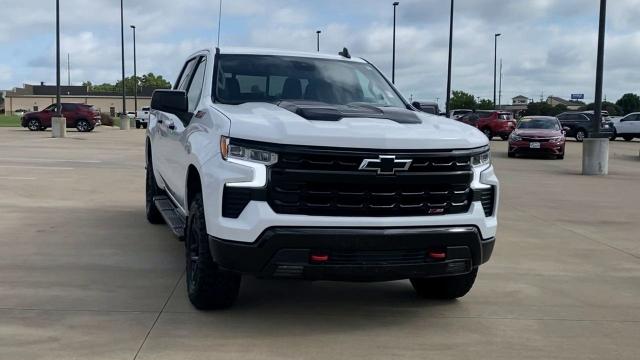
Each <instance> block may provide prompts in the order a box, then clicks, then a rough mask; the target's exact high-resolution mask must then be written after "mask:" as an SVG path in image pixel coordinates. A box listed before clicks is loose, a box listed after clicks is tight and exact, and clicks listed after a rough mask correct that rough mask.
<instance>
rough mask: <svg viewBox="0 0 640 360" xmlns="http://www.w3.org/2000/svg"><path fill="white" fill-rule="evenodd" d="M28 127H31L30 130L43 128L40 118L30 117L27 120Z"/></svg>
mask: <svg viewBox="0 0 640 360" xmlns="http://www.w3.org/2000/svg"><path fill="white" fill-rule="evenodd" d="M27 129H29V130H30V131H39V130H42V125H41V124H40V120H38V119H30V120H29V121H28V122H27Z"/></svg>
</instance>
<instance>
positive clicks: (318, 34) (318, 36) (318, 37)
mask: <svg viewBox="0 0 640 360" xmlns="http://www.w3.org/2000/svg"><path fill="white" fill-rule="evenodd" d="M320 34H322V31H320V30H316V45H317V46H316V47H317V49H318V52H320Z"/></svg>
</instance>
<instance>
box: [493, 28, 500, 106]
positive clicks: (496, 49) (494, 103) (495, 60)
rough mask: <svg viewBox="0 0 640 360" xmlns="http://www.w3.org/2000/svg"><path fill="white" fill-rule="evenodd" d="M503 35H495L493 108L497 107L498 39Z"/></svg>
mask: <svg viewBox="0 0 640 360" xmlns="http://www.w3.org/2000/svg"><path fill="white" fill-rule="evenodd" d="M500 35H502V34H495V35H494V41H495V46H494V48H493V49H494V57H493V106H496V72H497V67H498V37H499V36H500Z"/></svg>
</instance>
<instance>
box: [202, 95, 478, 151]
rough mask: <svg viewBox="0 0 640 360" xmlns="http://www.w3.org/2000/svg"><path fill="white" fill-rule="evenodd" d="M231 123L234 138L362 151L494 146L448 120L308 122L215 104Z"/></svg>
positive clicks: (256, 107) (260, 106)
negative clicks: (414, 121)
mask: <svg viewBox="0 0 640 360" xmlns="http://www.w3.org/2000/svg"><path fill="white" fill-rule="evenodd" d="M214 108H216V109H217V110H218V111H220V112H222V113H223V114H224V115H225V116H227V117H228V118H229V120H230V123H231V127H230V131H229V136H230V137H232V138H239V139H246V140H254V141H261V142H268V143H276V144H288V145H307V146H329V147H344V148H360V149H389V150H394V149H398V150H400V149H402V150H405V149H406V150H414V149H415V150H430V149H434V150H435V149H471V148H477V147H481V146H485V145H488V140H487V137H486V136H484V135H483V134H482V133H481V132H480V131H478V130H477V129H476V128H474V127H472V126H469V125H466V124H463V123H460V122H457V121H454V120H450V119H447V118H444V117H439V116H434V115H429V114H425V113H422V112H415V115H416V116H417V117H418V119H419V120H420V121H418V123H402V122H398V121H393V120H389V119H384V118H373V117H345V118H342V119H340V120H337V121H326V120H307V119H306V118H304V117H302V116H300V115H298V114H296V113H294V112H292V111H290V110H287V109H285V108H283V107H280V106H278V105H275V104H270V103H244V104H240V105H226V104H215V105H214Z"/></svg>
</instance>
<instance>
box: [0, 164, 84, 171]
mask: <svg viewBox="0 0 640 360" xmlns="http://www.w3.org/2000/svg"><path fill="white" fill-rule="evenodd" d="M0 168H5V169H35V170H73V169H74V168H70V167H56V166H22V165H0Z"/></svg>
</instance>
